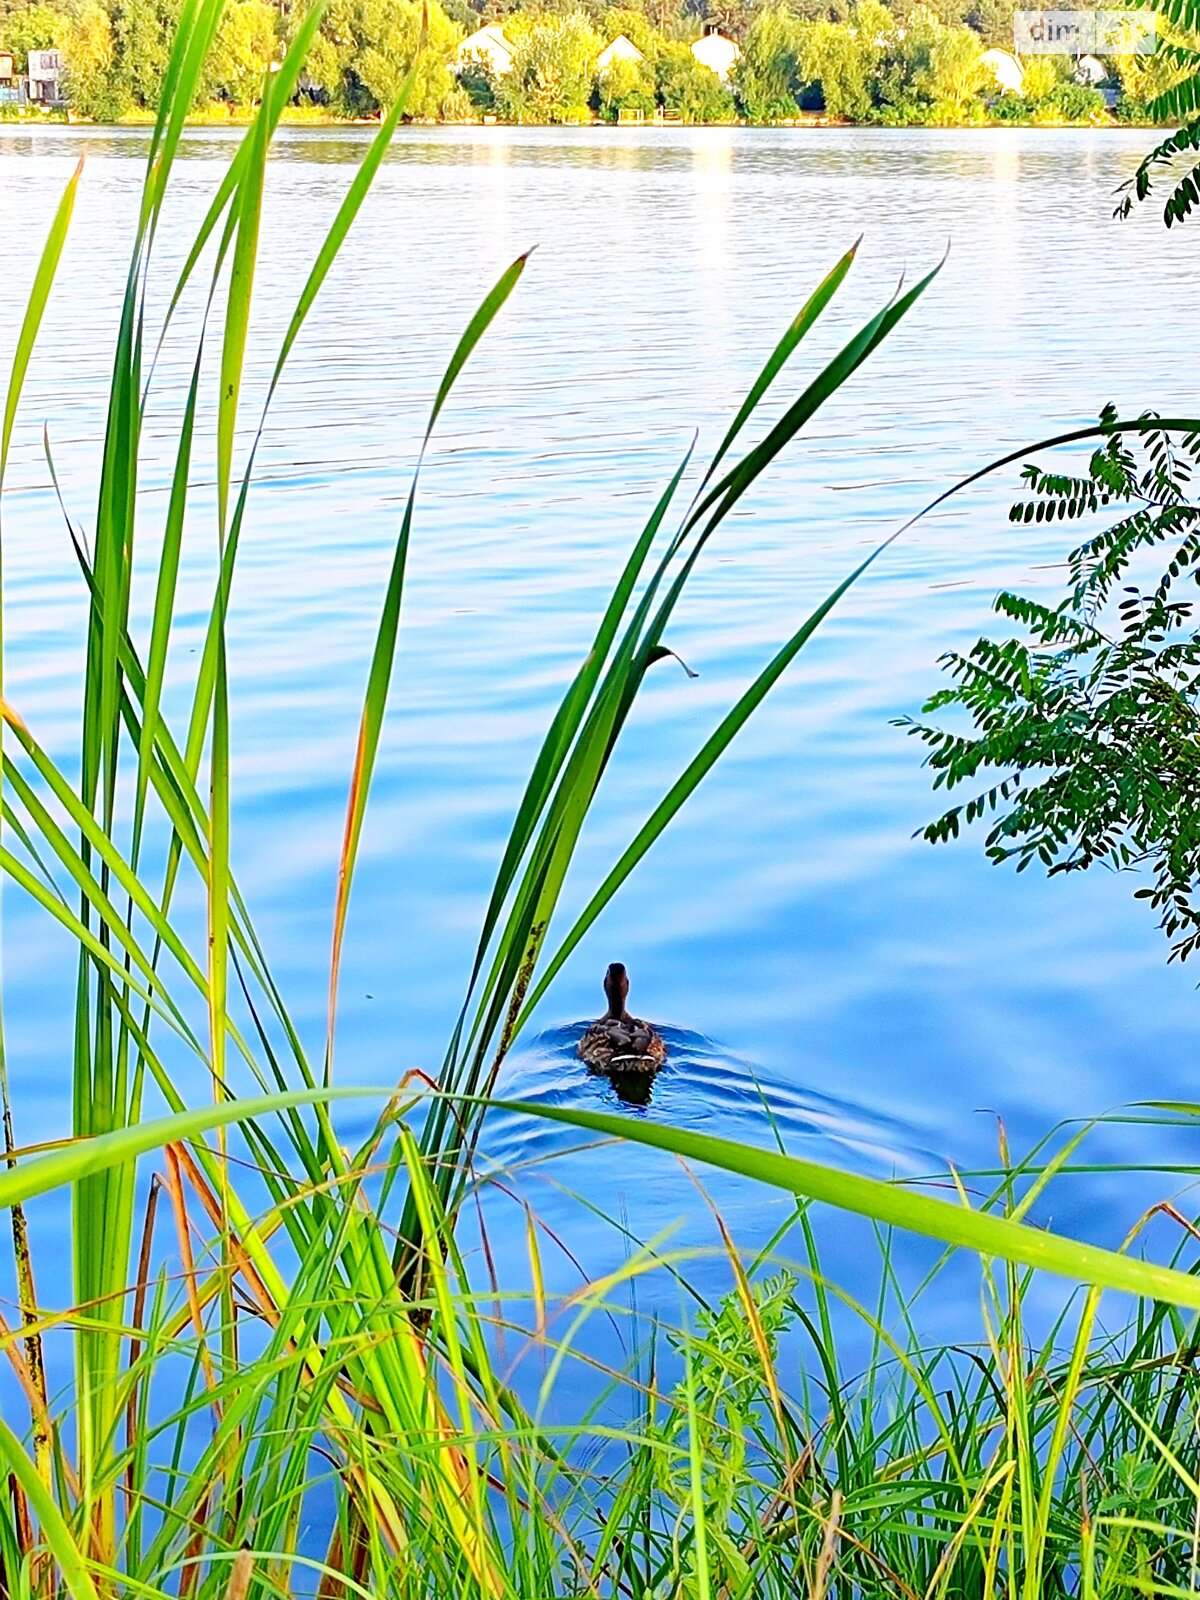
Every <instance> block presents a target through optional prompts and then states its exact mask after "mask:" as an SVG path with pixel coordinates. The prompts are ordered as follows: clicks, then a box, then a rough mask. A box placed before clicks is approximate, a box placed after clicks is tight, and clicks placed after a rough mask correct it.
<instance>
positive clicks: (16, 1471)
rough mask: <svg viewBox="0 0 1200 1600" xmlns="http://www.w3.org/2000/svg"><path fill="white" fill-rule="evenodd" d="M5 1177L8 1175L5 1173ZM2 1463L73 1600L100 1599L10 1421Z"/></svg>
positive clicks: (0, 1425) (3, 1429) (1, 1444)
mask: <svg viewBox="0 0 1200 1600" xmlns="http://www.w3.org/2000/svg"><path fill="white" fill-rule="evenodd" d="M3 1176H8V1174H4V1175H3ZM0 1460H2V1461H3V1462H4V1464H5V1466H6V1467H7V1468H8V1471H9V1472H10V1473H11V1474H12V1476H13V1478H15V1479H16V1481H17V1482H18V1483H19V1484H20V1485H21V1488H22V1489H23V1490H24V1492H25V1494H26V1495H27V1496H28V1497H29V1503H30V1505H31V1506H32V1508H33V1510H34V1512H35V1514H36V1516H37V1519H38V1524H39V1527H40V1529H41V1535H42V1539H43V1540H44V1542H45V1545H46V1548H47V1550H49V1552H50V1554H51V1555H52V1556H53V1557H54V1560H55V1562H56V1564H57V1566H58V1570H59V1573H60V1574H61V1577H62V1581H63V1585H64V1586H65V1589H66V1592H67V1593H68V1594H70V1595H71V1596H72V1597H73V1600H99V1593H98V1591H97V1589H96V1585H95V1583H94V1582H93V1581H92V1575H91V1573H90V1571H89V1570H88V1564H87V1561H86V1560H85V1558H84V1556H83V1553H82V1551H81V1550H80V1548H79V1545H78V1543H77V1542H76V1538H75V1535H74V1534H73V1533H72V1532H71V1528H70V1526H69V1524H68V1523H67V1520H66V1518H65V1517H64V1516H63V1514H62V1512H61V1511H60V1510H59V1509H58V1506H57V1505H56V1504H55V1502H54V1496H53V1495H52V1494H51V1492H50V1490H49V1488H48V1487H47V1485H46V1484H45V1483H43V1482H42V1480H41V1478H40V1477H39V1476H38V1474H37V1472H36V1470H35V1469H34V1466H33V1463H32V1462H31V1461H30V1459H29V1457H28V1456H27V1455H26V1454H25V1451H24V1450H23V1449H22V1448H21V1443H20V1440H19V1439H18V1438H17V1436H16V1434H15V1433H13V1431H12V1429H11V1428H10V1427H9V1426H8V1424H7V1423H6V1422H4V1421H3V1420H0Z"/></svg>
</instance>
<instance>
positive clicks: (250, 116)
mask: <svg viewBox="0 0 1200 1600" xmlns="http://www.w3.org/2000/svg"><path fill="white" fill-rule="evenodd" d="M253 120H254V109H253V108H245V107H234V106H228V107H226V106H222V107H212V108H209V109H206V110H204V111H200V112H194V113H192V114H191V115H189V116H188V117H187V119H186V125H187V126H188V127H189V128H248V127H249V126H250V125H251V124H252V122H253ZM154 121H155V119H154V116H153V114H152V113H151V112H148V111H146V112H131V113H129V114H127V115H125V116H122V117H118V118H115V119H114V120H113V121H111V122H101V121H97V120H94V119H90V118H87V117H79V116H75V115H73V114H71V113H69V112H67V111H55V110H49V111H42V110H23V111H21V112H14V111H13V110H12V109H11V108H0V127H3V126H5V125H9V126H16V127H20V128H22V129H25V130H29V129H34V128H40V127H45V128H64V127H74V128H151V127H153V126H154ZM279 121H280V126H282V127H285V128H377V127H378V126H379V123H380V116H379V115H373V116H369V117H339V116H335V115H333V114H332V113H331V112H329V111H326V110H324V109H322V108H319V107H312V108H308V107H300V106H288V107H285V109H284V111H283V113H282V115H281V116H280V119H279ZM403 126H406V127H416V128H479V127H498V128H522V127H523V128H528V127H543V128H552V127H571V128H595V129H603V130H610V129H616V128H620V129H624V130H626V131H628V130H631V129H646V130H649V131H653V130H659V129H661V130H664V131H665V130H670V129H677V128H680V127H690V128H804V129H810V130H811V129H815V128H826V129H830V130H833V131H843V130H846V129H851V128H871V129H884V128H886V129H889V130H892V131H896V130H899V131H904V130H905V129H907V130H909V131H912V132H922V133H929V132H938V131H939V130H941V131H944V132H947V133H972V132H985V131H988V130H994V129H998V128H1055V129H1076V130H1079V131H1082V132H1089V131H1097V130H1106V129H1107V130H1125V131H1128V130H1129V129H1135V130H1143V129H1148V130H1151V131H1153V130H1156V129H1162V128H1164V127H1169V126H1173V124H1170V123H1162V122H1152V121H1145V120H1137V119H1129V120H1122V119H1120V118H1117V117H1114V116H1103V117H1094V118H1090V119H1088V120H1087V121H1082V122H1081V121H1079V120H1072V119H1068V118H1055V117H1047V116H1038V117H1030V118H1026V119H1019V118H1012V117H1004V118H999V117H997V118H994V119H992V120H990V121H987V120H984V121H981V120H979V119H977V118H972V119H970V120H968V121H964V122H938V123H917V122H909V123H904V124H899V123H886V122H878V121H863V122H853V121H850V120H847V119H841V120H839V119H836V118H833V117H823V116H819V115H809V116H796V117H780V118H776V119H774V120H772V121H765V122H750V121H747V120H745V119H744V118H734V119H722V120H721V121H716V122H689V123H681V122H678V121H670V120H667V119H663V118H656V117H647V118H640V119H637V120H633V119H629V120H618V121H616V122H614V121H611V120H607V119H605V118H602V117H590V118H578V119H573V120H571V121H569V122H543V123H535V122H528V121H526V122H512V121H506V120H505V119H503V118H501V117H496V116H490V115H489V116H475V117H458V118H436V117H410V118H406V119H405V121H404V123H403Z"/></svg>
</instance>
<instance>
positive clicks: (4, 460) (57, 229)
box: [0, 156, 83, 491]
mask: <svg viewBox="0 0 1200 1600" xmlns="http://www.w3.org/2000/svg"><path fill="white" fill-rule="evenodd" d="M82 176H83V157H82V156H80V158H79V163H78V165H77V166H76V168H75V171H74V172H73V173H72V175H71V177H70V178H69V180H68V182H67V186H66V188H65V189H64V190H63V194H62V199H61V200H60V201H59V202H58V207H57V209H56V210H55V213H54V220H53V221H52V222H51V224H50V231H49V233H48V234H47V235H46V243H45V244H44V245H43V246H42V254H41V259H40V260H39V261H38V266H37V271H36V272H35V273H34V278H33V287H32V288H31V289H30V291H29V299H28V301H27V303H26V306H25V315H24V317H23V318H22V320H21V327H20V331H19V332H18V334H17V342H16V344H15V345H14V346H13V353H12V360H11V363H10V366H9V374H8V391H7V393H6V395H5V399H4V417H3V423H2V425H0V491H2V490H3V488H4V473H5V468H6V467H7V466H8V452H9V449H10V447H11V445H12V433H13V424H14V423H15V421H16V416H17V406H18V405H19V403H20V399H21V390H22V389H23V388H24V386H25V375H26V373H27V372H28V370H29V360H30V357H31V356H32V355H33V347H34V344H35V343H36V341H37V336H38V330H39V329H40V328H41V325H42V317H43V316H44V315H45V311H46V302H47V301H48V300H49V298H50V290H51V288H52V286H53V284H54V279H55V276H56V274H57V272H58V263H59V260H60V259H61V257H62V252H63V246H64V245H65V244H66V242H67V232H68V230H69V228H70V226H71V214H72V212H73V211H74V209H75V196H76V195H77V193H78V192H79V180H80V178H81V177H82Z"/></svg>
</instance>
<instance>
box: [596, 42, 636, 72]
mask: <svg viewBox="0 0 1200 1600" xmlns="http://www.w3.org/2000/svg"><path fill="white" fill-rule="evenodd" d="M645 59H646V58H645V56H644V55H643V54H642V52H641V51H640V50H639V49H638V47H637V45H635V44H634V42H633V40H632V39H627V38H626V37H625V35H624V34H623V33H619V34H618V35H617V37H616V38H615V39H614V40H613V41H612V43H611V44H606V45H605V47H604V49H603V50H601V52H600V54H599V55H598V56H597V57H596V66H597V68H598V70H599V71H601V72H603V71H604V70H605V69H606V68H607V67H611V66H612V64H613V62H614V61H644V60H645Z"/></svg>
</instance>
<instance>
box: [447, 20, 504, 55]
mask: <svg viewBox="0 0 1200 1600" xmlns="http://www.w3.org/2000/svg"><path fill="white" fill-rule="evenodd" d="M457 54H458V57H459V59H460V60H461V59H462V57H463V56H468V55H485V56H490V57H491V58H492V59H493V60H495V59H496V57H497V56H503V57H505V58H506V59H507V60H509V61H511V60H512V55H513V47H512V45H511V44H510V43H509V41H508V40H507V39H506V38H505V37H504V29H503V28H502V27H501V26H500V24H499V23H498V22H489V23H488V25H487V27H486V28H476V30H475V32H474V33H472V34H469V35H468V37H467V38H465V39H464V40H463V41H462V43H461V44H460V45H459V47H458V51H457Z"/></svg>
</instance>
